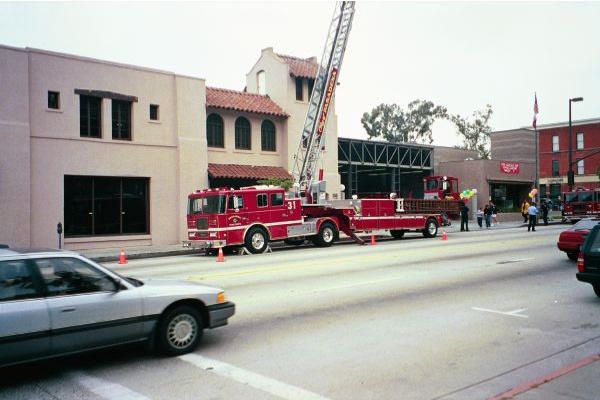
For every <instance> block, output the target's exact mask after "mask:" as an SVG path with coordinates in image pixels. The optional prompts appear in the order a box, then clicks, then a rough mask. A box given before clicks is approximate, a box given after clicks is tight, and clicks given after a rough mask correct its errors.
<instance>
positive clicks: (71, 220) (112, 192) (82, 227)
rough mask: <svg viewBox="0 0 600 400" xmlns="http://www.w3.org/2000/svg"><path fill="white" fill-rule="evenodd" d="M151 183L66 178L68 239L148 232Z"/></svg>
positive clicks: (75, 177) (103, 178) (130, 179)
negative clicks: (72, 237) (149, 184)
mask: <svg viewBox="0 0 600 400" xmlns="http://www.w3.org/2000/svg"><path fill="white" fill-rule="evenodd" d="M148 182H149V181H148V179H147V178H118V177H90V176H65V237H68V236H96V235H121V234H146V233H149V229H148V227H149V221H148V219H149V218H148V215H149V212H148V211H149V210H148V203H149V202H148Z"/></svg>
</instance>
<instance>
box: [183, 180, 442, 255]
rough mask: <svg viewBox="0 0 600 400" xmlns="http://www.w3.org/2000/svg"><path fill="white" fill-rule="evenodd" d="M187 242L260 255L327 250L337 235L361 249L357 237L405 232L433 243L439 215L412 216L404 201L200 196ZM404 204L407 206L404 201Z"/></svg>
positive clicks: (272, 191)
mask: <svg viewBox="0 0 600 400" xmlns="http://www.w3.org/2000/svg"><path fill="white" fill-rule="evenodd" d="M188 200H189V203H188V216H187V227H188V240H187V241H184V246H185V247H194V248H203V249H207V250H208V249H213V248H219V247H238V246H244V247H245V248H246V249H247V250H248V251H250V252H251V253H262V252H264V251H265V250H266V249H267V245H268V243H269V242H273V241H280V240H284V241H286V242H287V243H293V244H301V243H303V242H304V241H305V240H311V241H312V242H313V243H314V244H315V245H317V246H321V247H326V246H330V245H332V244H333V242H334V241H336V240H337V239H338V238H339V234H340V232H342V233H344V234H346V235H347V236H349V237H352V238H354V239H355V240H356V241H357V242H359V243H363V242H364V241H363V240H362V239H360V238H359V237H358V236H357V234H358V233H361V232H362V233H366V232H372V231H375V230H386V231H389V232H390V234H391V235H392V236H393V237H395V238H401V237H402V236H403V235H404V233H405V232H410V231H413V232H419V233H422V234H423V235H424V236H425V237H435V236H436V235H437V230H438V227H439V226H440V225H441V224H442V217H441V215H440V214H411V213H410V212H407V211H406V209H405V207H404V202H405V200H404V199H363V200H357V199H353V200H338V201H334V202H331V203H326V204H301V200H300V199H299V198H293V197H287V196H286V192H285V190H284V189H283V188H281V187H273V186H256V187H249V188H241V189H239V190H235V189H228V188H219V189H205V190H198V191H196V192H194V193H192V194H190V195H189V197H188ZM406 201H409V200H408V199H407V200H406Z"/></svg>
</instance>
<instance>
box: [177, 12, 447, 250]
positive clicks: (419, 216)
mask: <svg viewBox="0 0 600 400" xmlns="http://www.w3.org/2000/svg"><path fill="white" fill-rule="evenodd" d="M353 15H354V2H338V3H337V4H336V9H335V12H334V16H333V19H332V22H331V26H330V29H329V36H328V38H327V41H326V45H325V51H324V52H323V57H322V60H321V64H320V66H319V70H318V72H317V76H316V78H315V84H314V86H313V90H312V94H311V98H310V101H309V105H308V112H307V116H306V121H305V125H304V128H303V131H302V136H301V139H300V144H299V146H298V152H297V154H296V156H295V158H294V160H295V163H294V168H293V173H292V175H293V177H294V182H295V184H294V186H293V189H294V192H293V193H289V194H288V193H286V191H285V189H283V188H281V187H272V186H268V187H267V186H256V187H247V188H241V189H238V190H234V189H229V188H218V189H205V190H199V191H196V192H195V193H192V194H190V195H189V197H188V200H189V209H188V216H187V227H188V240H187V241H184V246H186V247H196V248H204V249H211V248H219V247H233V246H244V247H245V248H246V249H247V250H248V251H250V252H251V253H262V252H264V251H265V250H266V249H267V248H268V243H269V242H272V241H277V240H283V241H286V242H288V243H295V244H300V243H304V241H305V240H310V241H312V242H313V243H314V244H315V245H317V246H330V245H331V244H332V243H333V242H334V241H336V240H337V239H338V238H339V236H340V232H342V233H344V234H346V235H347V236H349V237H352V238H354V240H356V241H357V242H358V243H361V244H362V243H364V241H363V240H362V239H361V238H359V237H358V236H357V234H358V233H361V232H372V231H375V230H387V231H389V232H390V234H391V235H392V236H393V237H394V238H401V237H402V236H403V235H404V233H405V232H409V231H413V232H420V233H422V234H423V235H424V236H425V237H434V236H436V235H437V231H438V227H439V225H441V224H442V216H441V214H440V213H439V212H433V213H430V212H428V211H427V212H423V211H421V209H422V208H424V207H425V203H426V202H436V203H437V206H439V204H440V202H442V200H424V199H420V200H417V199H414V200H413V199H397V198H395V196H393V195H390V198H387V199H362V200H359V199H351V200H337V201H329V200H327V199H326V196H325V194H324V191H325V182H324V181H322V180H321V179H322V176H323V174H322V171H319V172H318V173H317V168H316V166H317V164H318V160H319V159H320V157H321V155H322V152H323V150H324V149H323V146H322V145H321V142H322V140H323V137H324V135H325V131H324V128H325V126H326V122H327V115H328V111H329V107H330V105H331V101H332V99H333V95H334V92H335V88H336V81H337V78H338V76H339V73H340V67H341V63H342V59H343V56H344V51H345V47H346V42H347V39H348V34H349V32H350V27H351V25H352V18H353ZM427 207H429V206H427Z"/></svg>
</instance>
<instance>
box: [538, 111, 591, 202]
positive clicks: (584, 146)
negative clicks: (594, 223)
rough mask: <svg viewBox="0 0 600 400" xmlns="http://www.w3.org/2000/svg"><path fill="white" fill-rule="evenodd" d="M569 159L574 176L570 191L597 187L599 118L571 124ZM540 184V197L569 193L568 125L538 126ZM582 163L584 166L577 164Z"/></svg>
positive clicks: (554, 196)
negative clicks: (579, 161)
mask: <svg viewBox="0 0 600 400" xmlns="http://www.w3.org/2000/svg"><path fill="white" fill-rule="evenodd" d="M571 132H572V133H571V159H572V162H573V164H572V170H573V171H574V173H575V184H574V185H573V188H574V189H575V188H578V187H585V188H597V187H599V186H600V185H599V181H598V175H597V170H598V167H599V166H600V119H593V120H581V121H572V123H571ZM538 140H539V148H538V154H539V178H540V179H539V181H540V192H541V197H551V198H553V199H554V198H556V197H557V196H558V195H559V193H561V192H565V191H568V190H569V185H568V180H567V172H568V171H569V124H568V122H566V123H560V124H551V125H543V126H541V125H540V126H538ZM578 160H581V161H583V166H581V165H580V164H578V162H577V161H578Z"/></svg>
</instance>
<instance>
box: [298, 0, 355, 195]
mask: <svg viewBox="0 0 600 400" xmlns="http://www.w3.org/2000/svg"><path fill="white" fill-rule="evenodd" d="M353 16H354V2H353V1H342V2H337V3H336V7H335V10H334V13H333V18H332V20H331V25H330V27H329V35H328V37H327V41H326V43H325V49H324V50H323V56H322V57H321V64H320V66H319V70H318V72H317V76H316V78H315V84H314V87H313V91H312V94H311V96H310V101H309V104H308V111H307V114H306V120H305V122H304V128H303V130H302V136H301V139H300V143H299V145H298V151H297V153H296V157H295V160H294V168H293V171H292V175H293V178H294V190H295V195H296V196H297V197H302V199H303V202H304V203H308V204H313V203H318V202H320V198H321V196H320V193H321V192H323V191H324V190H325V182H323V181H322V179H323V178H322V176H321V174H319V176H317V177H315V172H316V169H317V164H318V161H319V160H320V159H321V156H322V153H323V151H324V146H325V141H324V139H325V125H326V123H327V116H328V114H329V109H330V107H331V102H332V101H333V95H334V92H335V88H336V84H337V79H338V76H339V74H340V68H341V66H342V60H343V58H344V52H345V50H346V43H347V41H348V35H349V33H350V28H351V26H352V18H353Z"/></svg>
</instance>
